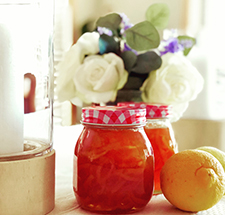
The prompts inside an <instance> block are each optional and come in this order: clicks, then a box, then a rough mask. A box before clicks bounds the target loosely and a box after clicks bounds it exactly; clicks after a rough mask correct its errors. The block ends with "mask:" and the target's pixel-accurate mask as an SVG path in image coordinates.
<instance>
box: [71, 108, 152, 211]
mask: <svg viewBox="0 0 225 215" xmlns="http://www.w3.org/2000/svg"><path fill="white" fill-rule="evenodd" d="M145 114H146V110H145V109H136V108H126V107H116V106H104V107H103V106H96V107H87V108H83V109H82V124H83V126H84V127H83V131H82V132H81V134H80V137H79V138H78V141H77V143H76V146H75V151H74V154H75V155H74V172H73V189H74V192H75V196H76V199H77V201H78V204H79V205H80V206H81V207H82V208H83V209H86V210H89V211H94V212H101V213H117V214H118V213H130V212H134V211H137V210H141V209H143V208H144V207H145V206H146V204H147V203H148V202H149V200H150V199H151V197H152V195H153V184H154V156H153V150H152V146H151V144H150V141H149V140H148V138H147V136H146V133H145V132H144V129H143V126H144V125H145V121H146V118H145Z"/></svg>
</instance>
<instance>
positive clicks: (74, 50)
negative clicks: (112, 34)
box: [56, 32, 99, 102]
mask: <svg viewBox="0 0 225 215" xmlns="http://www.w3.org/2000/svg"><path fill="white" fill-rule="evenodd" d="M98 41H99V34H98V33H97V32H92V33H85V34H83V35H82V36H81V37H80V38H79V39H78V41H77V43H76V44H74V45H73V46H72V47H71V48H70V49H69V51H68V52H67V53H66V54H65V56H64V57H63V60H62V61H61V62H60V63H59V64H58V65H57V66H56V71H57V78H56V95H57V96H58V100H59V101H60V102H62V101H66V100H71V99H74V98H76V97H77V92H76V87H75V85H74V82H73V79H74V76H75V71H76V69H77V68H78V67H79V66H80V65H81V64H82V63H83V60H84V58H85V56H86V55H91V54H97V53H98V52H99V46H98ZM74 100H75V99H74Z"/></svg>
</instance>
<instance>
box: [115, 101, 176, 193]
mask: <svg viewBox="0 0 225 215" xmlns="http://www.w3.org/2000/svg"><path fill="white" fill-rule="evenodd" d="M117 105H118V106H130V107H136V108H138V107H142V108H146V118H147V123H146V125H145V127H144V130H145V132H146V134H147V136H148V139H149V140H150V142H151V145H152V148H153V151H154V157H155V172H154V194H160V193H162V191H161V188H160V171H161V169H162V167H163V166H164V164H165V162H166V161H167V160H168V158H170V157H171V156H172V155H173V154H175V153H177V152H178V146H177V143H176V141H175V137H174V132H173V128H172V126H171V123H170V117H171V113H172V106H170V105H165V104H152V103H144V102H140V103H134V102H121V103H118V104H117Z"/></svg>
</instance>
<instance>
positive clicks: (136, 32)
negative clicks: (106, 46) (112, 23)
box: [125, 21, 160, 51]
mask: <svg viewBox="0 0 225 215" xmlns="http://www.w3.org/2000/svg"><path fill="white" fill-rule="evenodd" d="M125 35H126V42H127V44H128V45H129V46H130V47H131V48H132V49H135V50H136V51H144V50H149V49H153V48H157V47H158V46H159V43H160V37H159V33H158V31H157V30H156V28H155V27H154V26H153V25H152V24H151V23H150V22H148V21H143V22H140V23H138V24H136V25H134V26H133V27H131V28H129V29H127V30H126V31H125Z"/></svg>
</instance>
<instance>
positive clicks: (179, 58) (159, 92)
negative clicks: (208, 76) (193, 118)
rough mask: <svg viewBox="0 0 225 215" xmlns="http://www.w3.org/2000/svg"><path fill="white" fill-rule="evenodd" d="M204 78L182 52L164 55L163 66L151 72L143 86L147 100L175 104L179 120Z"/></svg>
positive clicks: (144, 96)
mask: <svg viewBox="0 0 225 215" xmlns="http://www.w3.org/2000/svg"><path fill="white" fill-rule="evenodd" d="M203 83H204V80H203V78H202V76H201V75H200V73H199V72H198V71H197V69H196V68H195V67H194V66H193V65H192V64H191V63H190V61H189V60H188V59H187V58H186V57H184V56H183V55H182V54H180V53H176V54H172V53H167V54H165V55H163V56H162V65H161V67H160V68H159V69H158V70H156V71H153V72H151V73H150V75H149V77H148V78H147V79H146V80H145V82H144V84H143V86H142V87H141V90H142V91H143V92H142V99H143V101H145V102H154V103H164V104H171V105H173V119H172V121H177V120H178V119H179V118H180V117H181V116H182V114H183V113H184V111H185V110H186V109H187V107H188V103H189V101H191V100H194V99H196V97H197V95H198V94H199V93H200V92H201V90H202V88H203Z"/></svg>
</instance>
